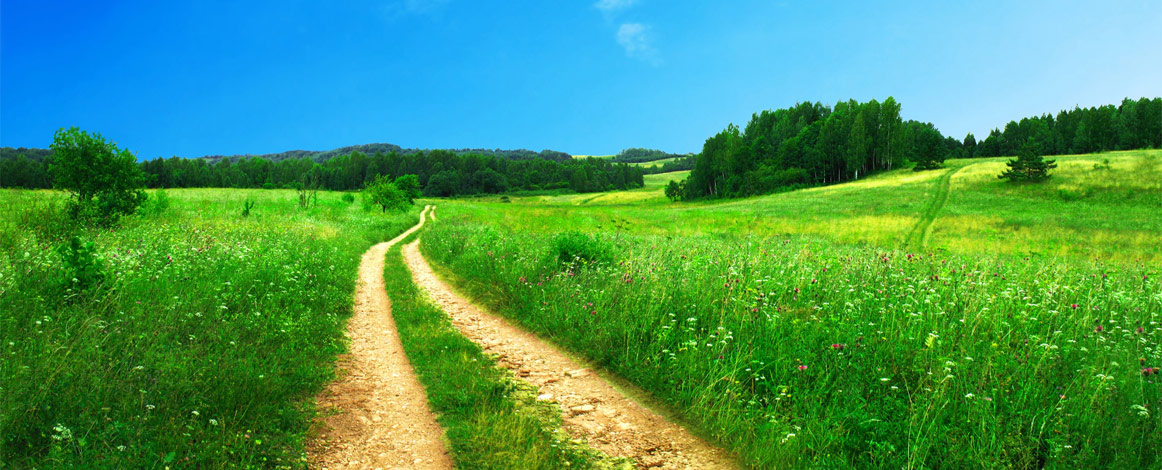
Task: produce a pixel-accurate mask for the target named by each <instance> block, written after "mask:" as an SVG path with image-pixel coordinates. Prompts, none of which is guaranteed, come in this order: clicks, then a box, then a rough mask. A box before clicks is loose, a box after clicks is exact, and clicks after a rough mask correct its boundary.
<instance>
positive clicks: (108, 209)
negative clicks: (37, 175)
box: [49, 127, 146, 225]
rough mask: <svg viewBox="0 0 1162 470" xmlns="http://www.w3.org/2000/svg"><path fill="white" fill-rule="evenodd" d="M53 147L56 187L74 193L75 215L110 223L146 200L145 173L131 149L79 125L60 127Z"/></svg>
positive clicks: (52, 167)
mask: <svg viewBox="0 0 1162 470" xmlns="http://www.w3.org/2000/svg"><path fill="white" fill-rule="evenodd" d="M51 148H52V152H53V158H54V161H53V163H52V164H51V165H49V172H51V173H52V178H53V187H55V188H57V189H62V190H65V191H68V192H69V193H70V195H71V197H72V202H71V206H72V207H71V212H72V215H73V217H74V218H75V219H77V220H80V221H85V222H96V223H98V224H102V225H110V224H112V223H114V222H116V221H117V219H118V218H119V217H120V216H122V215H128V214H132V213H133V212H135V211H136V210H137V208H138V207H140V206H141V204H142V203H144V202H145V199H146V195H145V191H144V190H143V189H142V188H144V187H145V173H143V172H142V171H141V167H139V166H138V165H137V157H135V156H134V155H133V154H132V153H130V152H129V150H126V149H119V148H117V145H116V144H114V143H113V142H110V141H107V140H105V138H103V137H101V134H89V133H88V132H85V131H82V130H80V129H77V128H75V127H73V128H70V129H63V128H62V129H60V130H58V131H57V132H56V134H55V135H54V136H53V143H52V146H51Z"/></svg>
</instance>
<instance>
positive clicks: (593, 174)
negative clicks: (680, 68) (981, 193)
mask: <svg viewBox="0 0 1162 470" xmlns="http://www.w3.org/2000/svg"><path fill="white" fill-rule="evenodd" d="M53 163H54V159H53V156H52V155H51V154H50V155H41V156H40V159H39V160H34V159H32V158H28V157H27V156H26V155H23V154H21V155H18V156H16V157H15V158H3V159H0V175H2V176H0V187H23V188H51V187H53V181H52V177H51V173H50V172H49V171H48V169H49V167H50V166H51V165H53ZM139 166H140V167H141V169H142V171H143V172H144V173H145V174H146V178H147V181H148V186H149V187H152V188H189V187H221V188H267V189H275V188H298V187H303V186H306V187H312V188H319V189H328V190H335V191H350V190H359V189H362V188H363V187H364V186H365V185H366V184H368V183H370V182H372V181H375V180H376V178H377V177H378V176H380V175H383V176H386V177H389V178H393V179H394V178H399V177H401V176H403V175H416V176H417V177H418V178H419V182H420V184H421V187H422V188H423V193H424V194H427V195H430V196H459V195H470V194H482V193H487V194H494V193H503V192H510V191H538V190H572V191H576V192H594V191H607V190H614V189H630V188H637V187H641V186H642V184H643V178H642V175H643V172H642V170H641V169H640V168H635V167H633V166H630V165H627V164H624V163H613V162H609V161H605V160H601V159H596V158H590V159H572V158H569V159H566V160H563V161H559V160H549V159H540V158H537V159H521V160H511V159H508V158H502V157H498V156H496V155H492V154H472V153H456V152H455V151H448V150H433V151H426V152H425V151H420V152H416V153H408V154H404V153H400V152H394V151H393V152H389V153H382V152H378V153H375V154H374V155H367V154H364V153H362V152H360V151H353V152H351V153H348V154H343V155H339V156H337V157H333V158H330V159H328V160H326V161H324V162H321V163H320V162H316V161H314V160H313V159H311V158H309V157H303V158H286V159H283V160H279V161H277V162H275V161H271V160H268V159H266V158H263V157H243V158H240V159H238V160H237V161H234V160H233V159H230V158H222V159H219V160H217V161H216V162H213V163H212V162H211V161H210V160H208V159H186V158H178V157H171V158H164V159H163V158H157V159H154V160H149V161H145V162H141V163H139Z"/></svg>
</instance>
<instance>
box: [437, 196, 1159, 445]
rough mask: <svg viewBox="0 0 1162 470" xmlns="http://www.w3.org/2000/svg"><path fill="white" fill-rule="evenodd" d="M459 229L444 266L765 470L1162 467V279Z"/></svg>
mask: <svg viewBox="0 0 1162 470" xmlns="http://www.w3.org/2000/svg"><path fill="white" fill-rule="evenodd" d="M468 219H469V217H466V216H459V217H455V216H451V215H450V214H448V212H445V213H444V215H443V216H442V218H441V223H439V224H437V225H435V227H434V228H433V229H431V231H430V233H429V234H428V235H426V236H425V237H424V240H423V246H424V249H425V253H427V254H428V255H429V256H430V257H431V258H432V259H433V260H434V261H436V262H438V263H439V264H441V265H443V266H444V267H446V268H447V269H448V270H449V271H451V272H454V273H456V275H457V276H458V277H459V278H460V280H459V283H460V284H461V286H462V287H463V288H465V289H466V290H467V291H469V292H472V293H473V294H474V295H475V296H476V297H477V298H479V299H482V300H483V301H485V302H488V303H489V304H491V305H492V307H493V308H495V309H496V311H498V312H500V313H502V314H504V315H507V316H509V317H511V318H513V319H514V320H516V321H518V322H519V323H520V324H522V325H524V326H525V327H527V328H529V329H531V330H533V331H536V332H539V333H540V334H543V335H546V336H548V337H551V338H552V339H553V340H554V341H556V342H557V343H558V344H562V345H564V346H566V347H567V348H569V349H571V350H572V351H574V352H575V353H577V354H580V355H582V356H585V357H588V358H589V359H591V360H594V361H596V362H597V363H599V364H601V365H604V366H606V367H608V368H610V369H612V370H614V371H616V372H617V373H619V374H621V375H623V376H624V377H626V378H628V379H629V380H631V381H632V382H634V383H636V384H637V385H639V386H641V387H643V388H645V389H647V390H649V391H651V392H653V393H654V394H656V395H657V396H658V397H659V398H661V399H663V400H664V401H666V402H668V403H669V404H671V405H673V406H674V407H675V408H676V409H678V410H680V411H681V413H682V414H683V415H685V416H686V417H687V418H688V419H690V420H692V421H693V422H695V423H696V424H697V426H698V427H700V428H701V430H702V431H703V432H705V433H706V434H708V435H710V436H712V437H713V438H715V439H717V440H718V441H719V442H720V443H722V444H723V445H725V446H726V447H727V448H729V449H731V450H734V451H737V452H739V453H740V454H741V455H742V456H743V457H744V458H745V460H746V462H748V463H749V464H750V465H753V466H755V467H760V468H807V467H818V466H826V467H828V468H1042V467H1051V468H1157V467H1159V466H1162V448H1160V447H1159V444H1160V443H1162V439H1160V437H1159V436H1162V381H1160V379H1162V375H1160V374H1157V373H1155V372H1154V370H1155V368H1162V347H1159V344H1160V343H1162V340H1160V338H1162V323H1160V322H1162V286H1160V285H1159V281H1158V277H1159V275H1162V273H1160V272H1159V269H1158V267H1157V266H1156V265H1138V264H1118V265H1103V264H1097V263H1090V262H1081V261H1078V262H1062V261H1054V262H1045V261H1041V260H1037V259H1031V260H1026V259H1022V258H1013V257H971V258H970V257H963V256H955V255H941V254H931V255H919V254H909V253H905V252H900V251H890V250H882V249H876V248H861V247H852V246H842V245H834V244H832V243H829V242H827V241H824V240H820V239H818V238H810V237H778V238H766V237H737V238H726V239H723V238H718V237H698V236H684V237H670V236H652V235H631V234H616V235H605V236H603V237H602V238H601V241H600V243H606V244H607V247H606V248H607V249H608V250H610V251H611V252H612V259H613V260H615V261H612V262H608V263H601V262H597V263H584V264H572V265H569V264H562V263H561V261H560V257H559V255H560V253H558V252H557V250H556V249H555V248H554V245H553V238H552V234H548V233H545V234H542V233H529V232H523V233H519V234H518V233H515V232H512V231H509V230H507V229H504V228H496V227H495V226H486V225H481V224H478V223H475V222H471V221H466V220H468Z"/></svg>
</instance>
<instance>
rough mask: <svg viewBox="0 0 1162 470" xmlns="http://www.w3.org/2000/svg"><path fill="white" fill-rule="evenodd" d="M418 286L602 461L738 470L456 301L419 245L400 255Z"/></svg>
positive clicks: (519, 333) (583, 372)
mask: <svg viewBox="0 0 1162 470" xmlns="http://www.w3.org/2000/svg"><path fill="white" fill-rule="evenodd" d="M404 258H405V260H406V262H407V265H408V268H409V269H411V271H412V276H413V278H414V279H415V281H416V284H417V285H419V286H421V287H422V288H423V289H425V290H426V291H427V292H428V293H429V294H430V295H431V297H432V298H433V299H435V300H436V302H437V303H438V304H439V305H440V306H441V307H442V308H443V309H444V311H446V312H447V313H448V315H449V316H450V317H451V319H452V323H453V324H454V325H455V326H456V328H458V329H459V330H460V332H461V333H463V334H464V335H465V336H467V337H468V338H469V339H471V340H472V341H475V342H476V343H477V344H480V346H481V347H482V348H484V350H485V351H486V352H488V353H490V354H495V355H497V357H498V362H499V363H500V365H501V366H503V367H505V368H507V369H510V370H512V371H513V372H514V375H516V376H517V377H518V378H520V379H521V380H524V381H526V382H528V383H530V384H532V385H533V386H536V387H537V388H538V389H539V390H540V392H539V393H540V395H539V396H538V397H537V398H538V399H539V400H546V401H552V402H556V403H558V404H559V405H560V407H561V412H562V417H563V419H564V422H565V428H566V430H567V431H568V432H569V433H570V434H571V435H573V436H575V437H583V438H586V439H587V440H588V442H589V445H591V446H593V447H594V448H596V449H599V450H601V451H602V452H605V453H606V454H608V455H612V456H617V457H626V458H630V459H632V460H633V461H634V462H635V464H636V465H637V466H638V467H639V468H661V469H726V468H737V464H736V463H735V461H734V459H733V458H732V457H731V456H730V455H729V454H727V453H726V452H725V451H723V450H721V449H718V448H716V447H713V446H711V445H709V444H707V443H706V442H705V441H703V440H702V439H699V438H698V437H696V436H694V435H692V434H690V433H689V432H688V431H687V430H685V429H683V428H682V427H681V426H679V425H677V424H674V423H672V422H669V421H667V420H666V419H665V418H663V417H662V416H661V415H659V414H657V413H655V412H653V411H651V410H649V409H647V408H645V407H643V406H642V405H640V404H639V403H637V402H635V401H633V400H631V399H630V398H628V397H626V396H625V395H624V394H623V393H621V392H619V391H618V390H617V389H615V388H614V387H613V386H611V385H610V384H609V383H608V382H606V381H605V380H604V379H602V378H601V377H600V376H599V375H597V374H596V373H595V372H593V371H592V370H590V369H588V368H586V367H583V366H582V365H580V364H579V363H578V362H576V361H574V360H573V359H571V358H569V357H568V356H566V355H565V354H563V353H562V352H561V351H559V350H557V349H556V348H555V347H553V346H552V345H550V344H549V343H547V342H545V341H543V340H541V339H539V338H537V337H536V336H535V335H533V334H531V333H528V332H526V331H524V330H522V329H520V328H517V327H515V326H512V325H510V324H508V323H507V322H505V321H504V320H502V319H500V318H499V317H497V316H494V315H491V314H489V313H487V312H484V311H481V310H480V309H478V308H477V307H475V306H473V305H472V304H471V303H469V302H468V301H466V300H464V299H463V298H462V297H460V296H458V295H456V294H455V293H454V292H453V291H452V290H451V289H450V288H449V287H448V286H447V285H446V284H445V283H444V282H443V281H441V280H440V279H439V278H437V277H436V275H435V274H434V273H433V272H432V269H431V266H429V265H428V263H427V261H426V260H424V258H423V256H422V255H421V254H420V251H419V247H418V245H417V243H415V242H413V243H411V244H409V245H406V246H405V247H404Z"/></svg>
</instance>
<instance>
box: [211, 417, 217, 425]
mask: <svg viewBox="0 0 1162 470" xmlns="http://www.w3.org/2000/svg"><path fill="white" fill-rule="evenodd" d="M217 425H218V420H216V419H214V418H210V426H217Z"/></svg>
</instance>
